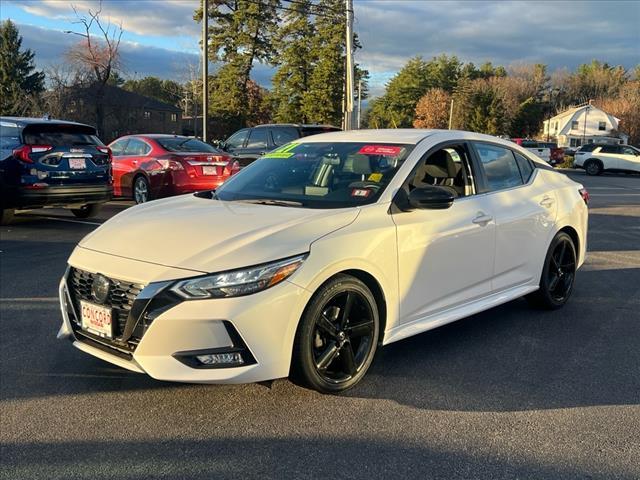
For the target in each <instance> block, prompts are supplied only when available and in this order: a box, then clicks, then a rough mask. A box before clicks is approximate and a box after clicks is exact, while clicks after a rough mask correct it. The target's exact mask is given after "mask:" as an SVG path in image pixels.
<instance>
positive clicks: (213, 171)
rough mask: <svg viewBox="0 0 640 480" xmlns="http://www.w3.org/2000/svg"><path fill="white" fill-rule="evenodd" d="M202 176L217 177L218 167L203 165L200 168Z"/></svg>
mask: <svg viewBox="0 0 640 480" xmlns="http://www.w3.org/2000/svg"><path fill="white" fill-rule="evenodd" d="M202 174H203V175H217V174H218V167H216V166H215V165H203V166H202Z"/></svg>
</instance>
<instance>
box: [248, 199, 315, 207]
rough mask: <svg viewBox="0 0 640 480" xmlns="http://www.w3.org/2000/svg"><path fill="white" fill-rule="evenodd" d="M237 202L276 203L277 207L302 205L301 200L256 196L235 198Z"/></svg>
mask: <svg viewBox="0 0 640 480" xmlns="http://www.w3.org/2000/svg"><path fill="white" fill-rule="evenodd" d="M236 201H237V202H244V203H254V204H257V205H277V206H279V207H302V206H303V204H302V202H293V201H291V200H275V199H273V198H256V199H253V198H252V199H247V200H236Z"/></svg>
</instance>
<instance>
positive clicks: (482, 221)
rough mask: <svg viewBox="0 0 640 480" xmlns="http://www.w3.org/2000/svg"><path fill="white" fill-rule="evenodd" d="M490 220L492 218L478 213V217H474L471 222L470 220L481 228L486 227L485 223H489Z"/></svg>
mask: <svg viewBox="0 0 640 480" xmlns="http://www.w3.org/2000/svg"><path fill="white" fill-rule="evenodd" d="M491 220H493V217H492V216H491V215H487V214H486V213H483V212H478V216H476V217H475V218H474V219H473V220H471V221H472V222H473V223H475V224H476V225H481V226H483V227H484V226H486V225H487V223H489V222H490V221H491Z"/></svg>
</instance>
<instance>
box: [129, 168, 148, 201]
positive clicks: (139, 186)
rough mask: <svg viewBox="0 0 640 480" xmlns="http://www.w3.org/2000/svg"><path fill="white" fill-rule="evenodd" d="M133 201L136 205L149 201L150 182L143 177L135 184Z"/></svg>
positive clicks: (137, 178) (138, 178)
mask: <svg viewBox="0 0 640 480" xmlns="http://www.w3.org/2000/svg"><path fill="white" fill-rule="evenodd" d="M133 199H134V200H135V202H136V203H145V202H148V201H149V182H148V181H147V179H146V178H144V177H143V176H142V175H141V176H139V177H136V180H135V181H134V182H133Z"/></svg>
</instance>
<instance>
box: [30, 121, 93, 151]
mask: <svg viewBox="0 0 640 480" xmlns="http://www.w3.org/2000/svg"><path fill="white" fill-rule="evenodd" d="M22 135H23V137H24V143H26V144H27V145H52V146H54V147H66V146H71V145H104V144H103V143H102V142H101V141H100V139H98V137H96V132H95V130H94V129H93V128H92V127H85V126H83V125H66V124H55V123H52V124H46V125H37V124H36V125H27V126H26V127H25V129H24V131H23V132H22Z"/></svg>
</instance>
